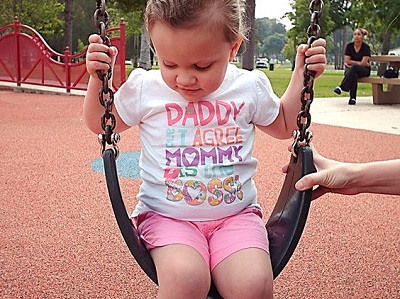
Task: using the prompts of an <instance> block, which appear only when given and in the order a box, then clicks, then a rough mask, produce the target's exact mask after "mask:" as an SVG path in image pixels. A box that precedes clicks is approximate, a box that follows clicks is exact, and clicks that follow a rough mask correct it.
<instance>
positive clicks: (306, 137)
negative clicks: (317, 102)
mask: <svg viewBox="0 0 400 299" xmlns="http://www.w3.org/2000/svg"><path fill="white" fill-rule="evenodd" d="M323 8H324V2H323V1H322V0H312V1H311V2H310V6H309V10H310V15H311V17H310V26H309V27H308V28H307V38H308V41H307V45H308V46H309V47H311V46H312V43H313V42H314V41H315V40H317V39H319V38H320V37H321V27H320V26H319V20H320V17H321V16H322V11H323ZM314 78H315V72H314V71H310V70H309V69H308V65H307V64H306V65H305V67H304V82H303V89H302V91H301V110H300V112H299V114H298V115H297V126H298V128H299V129H298V130H296V131H294V132H293V145H292V154H293V155H294V156H297V153H296V148H297V147H298V146H302V145H308V144H309V143H310V141H311V139H312V132H311V131H309V130H308V128H309V127H310V125H311V114H310V106H311V103H312V102H313V100H314Z"/></svg>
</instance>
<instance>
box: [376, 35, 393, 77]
mask: <svg viewBox="0 0 400 299" xmlns="http://www.w3.org/2000/svg"><path fill="white" fill-rule="evenodd" d="M391 37H392V32H391V31H390V30H388V31H386V32H385V33H384V34H383V41H382V51H381V54H382V55H387V54H388V53H389V48H390V39H391ZM386 68H387V64H386V63H381V64H379V68H378V75H379V76H382V75H383V73H384V72H385V70H386Z"/></svg>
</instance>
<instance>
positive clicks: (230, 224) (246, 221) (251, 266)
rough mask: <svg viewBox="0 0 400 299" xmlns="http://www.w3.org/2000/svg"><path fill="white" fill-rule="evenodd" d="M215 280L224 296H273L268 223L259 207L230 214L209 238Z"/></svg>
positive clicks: (228, 298)
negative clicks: (266, 224) (266, 223)
mask: <svg viewBox="0 0 400 299" xmlns="http://www.w3.org/2000/svg"><path fill="white" fill-rule="evenodd" d="M210 255H211V270H212V280H213V282H214V284H215V285H216V287H217V289H218V291H219V293H220V294H221V296H222V297H223V298H225V299H234V298H238V299H239V298H252V299H256V298H262V299H266V298H273V280H274V279H273V272H272V266H271V260H270V256H269V243H268V238H267V231H266V229H265V223H264V221H263V220H262V218H261V213H260V211H258V210H257V209H256V208H247V209H245V210H244V211H242V212H241V213H239V214H237V215H234V216H231V217H229V218H228V219H227V220H226V221H225V222H224V224H223V225H222V226H221V227H220V228H219V229H218V231H216V232H214V234H213V237H212V238H211V240H210Z"/></svg>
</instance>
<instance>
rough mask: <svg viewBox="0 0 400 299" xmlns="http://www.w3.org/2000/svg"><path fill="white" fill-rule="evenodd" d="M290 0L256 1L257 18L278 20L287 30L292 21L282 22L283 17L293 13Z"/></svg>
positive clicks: (284, 20)
mask: <svg viewBox="0 0 400 299" xmlns="http://www.w3.org/2000/svg"><path fill="white" fill-rule="evenodd" d="M289 2H290V1H289V0H256V18H264V17H268V18H270V19H277V20H278V21H280V22H281V23H283V24H284V25H286V28H290V27H291V25H290V21H289V20H288V19H283V20H281V17H282V16H283V15H284V14H285V13H286V12H289V11H291V10H292V9H291V7H290V4H289Z"/></svg>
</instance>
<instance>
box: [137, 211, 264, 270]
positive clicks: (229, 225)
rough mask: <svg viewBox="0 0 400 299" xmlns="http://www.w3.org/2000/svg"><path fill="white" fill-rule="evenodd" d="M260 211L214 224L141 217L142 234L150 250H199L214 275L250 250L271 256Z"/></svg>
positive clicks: (140, 229) (157, 216)
mask: <svg viewBox="0 0 400 299" xmlns="http://www.w3.org/2000/svg"><path fill="white" fill-rule="evenodd" d="M261 217H262V216H261V211H260V210H259V209H257V208H247V209H244V210H243V211H241V212H240V213H239V214H236V215H233V216H229V217H226V218H222V219H219V220H213V221H182V220H176V219H172V218H168V217H164V216H161V215H159V214H156V213H154V212H147V213H143V214H140V215H139V216H138V217H137V218H136V221H137V225H138V232H139V234H140V236H141V237H142V239H143V240H144V241H145V243H146V246H147V249H149V250H151V249H153V248H156V247H160V246H165V245H170V244H185V245H188V246H191V247H193V248H194V249H195V250H197V251H198V252H199V253H200V254H201V255H202V256H203V258H204V260H205V261H206V262H207V264H208V266H209V268H210V271H212V270H213V269H214V267H215V266H216V265H218V263H220V262H221V261H222V260H224V259H225V258H227V257H228V256H230V255H231V254H233V253H235V252H237V251H239V250H241V249H246V248H260V249H262V250H265V251H266V252H267V253H268V254H269V243H268V237H267V231H266V229H265V223H264V221H263V220H262V218H261Z"/></svg>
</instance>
